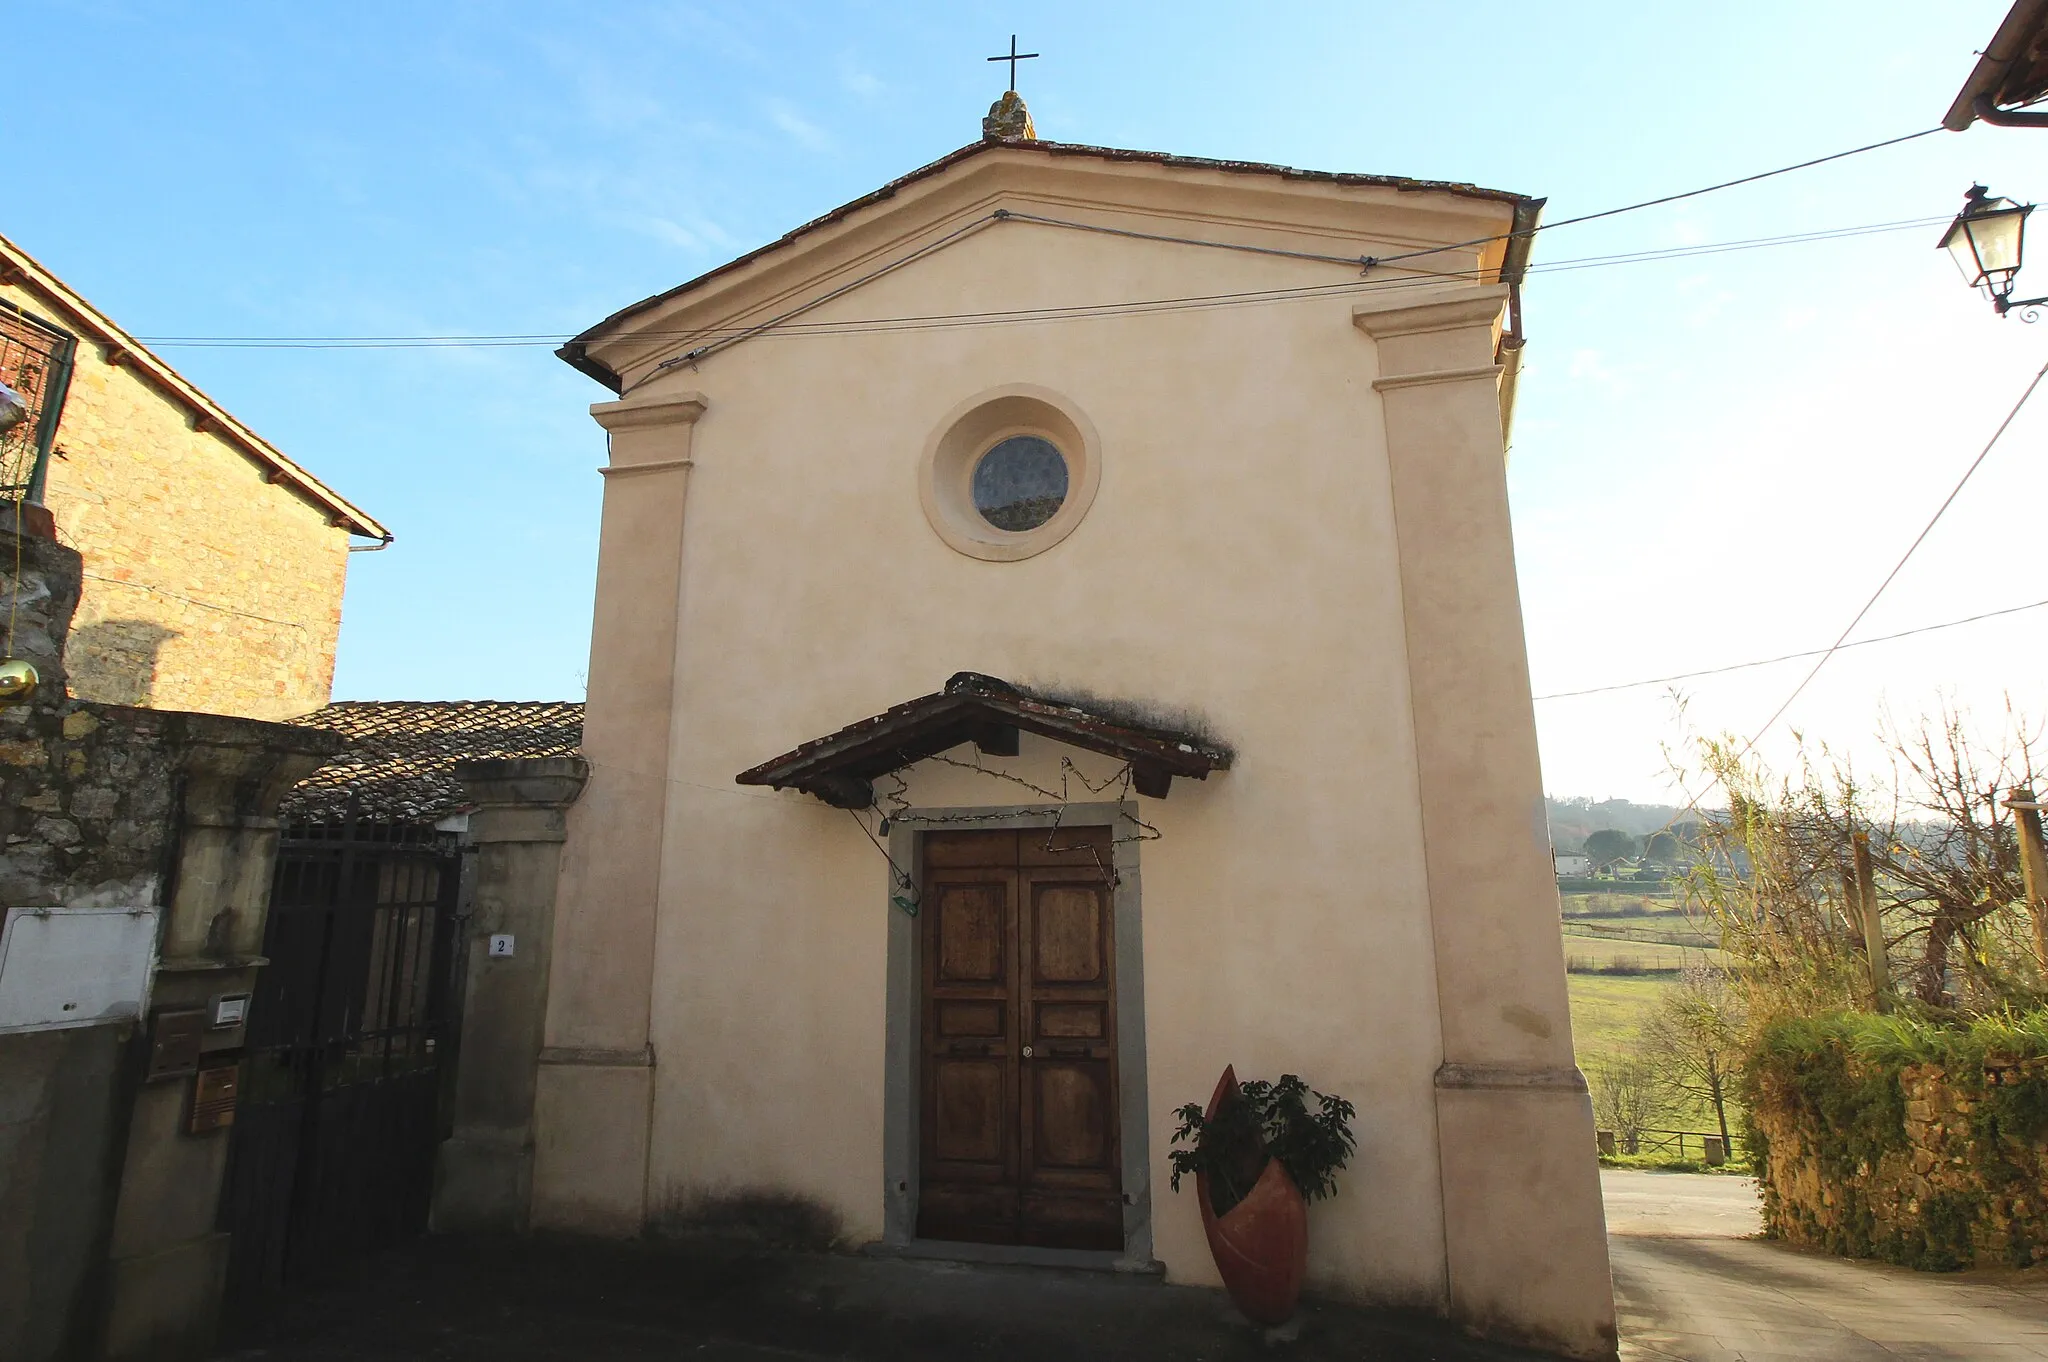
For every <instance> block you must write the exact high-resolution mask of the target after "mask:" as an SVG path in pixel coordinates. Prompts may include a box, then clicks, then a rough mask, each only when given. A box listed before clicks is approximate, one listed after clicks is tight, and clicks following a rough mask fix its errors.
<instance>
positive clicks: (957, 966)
mask: <svg viewBox="0 0 2048 1362" xmlns="http://www.w3.org/2000/svg"><path fill="white" fill-rule="evenodd" d="M1010 892H1011V889H1010V885H1009V884H1008V883H1007V882H1005V881H1000V880H999V881H996V882H993V883H989V884H961V885H947V886H946V887H945V889H944V890H943V891H942V892H941V893H940V895H939V906H938V928H939V959H938V982H939V983H941V984H962V983H975V984H993V983H1006V982H1007V980H1005V979H1004V977H1003V957H1004V956H1005V955H1006V954H1008V952H1006V951H1005V950H1004V949H1003V947H1004V945H1005V944H1006V938H1007V937H1008V936H1009V931H1008V921H1007V919H1008V916H1009V897H1010Z"/></svg>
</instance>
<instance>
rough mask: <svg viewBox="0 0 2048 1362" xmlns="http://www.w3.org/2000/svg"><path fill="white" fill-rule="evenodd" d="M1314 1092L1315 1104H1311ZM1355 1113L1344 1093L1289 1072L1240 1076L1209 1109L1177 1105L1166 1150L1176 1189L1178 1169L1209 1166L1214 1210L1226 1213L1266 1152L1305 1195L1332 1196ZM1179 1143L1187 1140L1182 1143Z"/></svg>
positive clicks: (1352, 1143)
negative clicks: (1270, 1077)
mask: <svg viewBox="0 0 2048 1362" xmlns="http://www.w3.org/2000/svg"><path fill="white" fill-rule="evenodd" d="M1311 1098H1312V1099H1314V1101H1315V1104H1316V1110H1315V1111H1310V1110H1309V1109H1308V1104H1309V1100H1310V1099H1311ZM1356 1114H1357V1112H1356V1111H1355V1110H1354V1109H1353V1107H1352V1105H1351V1104H1350V1103H1349V1102H1347V1101H1345V1100H1344V1099H1343V1098H1341V1097H1329V1096H1326V1095H1324V1094H1322V1093H1319V1092H1317V1091H1315V1090H1314V1089H1312V1088H1310V1087H1309V1085H1308V1084H1306V1083H1304V1082H1302V1081H1301V1079H1299V1078H1297V1077H1296V1076H1295V1075H1293V1074H1282V1075H1281V1076H1280V1081H1279V1082H1278V1083H1267V1082H1265V1081H1263V1080H1260V1079H1251V1080H1247V1081H1243V1082H1240V1083H1239V1084H1238V1085H1237V1094H1236V1100H1235V1101H1232V1100H1229V1098H1227V1097H1226V1098H1225V1100H1224V1101H1223V1102H1222V1103H1220V1104H1219V1105H1218V1107H1217V1110H1216V1114H1215V1115H1214V1116H1209V1115H1207V1114H1205V1113H1204V1112H1203V1110H1202V1108H1200V1107H1198V1106H1196V1105H1195V1104H1194V1103H1192V1102H1190V1103H1188V1104H1187V1105H1186V1106H1184V1107H1182V1108H1180V1109H1179V1110H1178V1111H1176V1112H1174V1115H1175V1116H1178V1117H1179V1118H1180V1126H1179V1128H1178V1129H1176V1130H1175V1131H1174V1132H1173V1143H1174V1145H1175V1146H1176V1147H1175V1148H1174V1149H1173V1150H1172V1151H1171V1152H1170V1153H1169V1154H1168V1155H1167V1158H1168V1160H1169V1161H1170V1162H1171V1164H1172V1167H1173V1174H1172V1178H1171V1183H1172V1186H1173V1190H1174V1191H1176V1192H1178V1191H1179V1190H1180V1180H1181V1176H1182V1175H1183V1174H1193V1173H1207V1174H1208V1175H1209V1196H1210V1202H1211V1205H1212V1209H1214V1211H1215V1212H1216V1214H1217V1215H1224V1214H1227V1213H1228V1212H1229V1210H1230V1208H1231V1207H1233V1206H1235V1205H1236V1204H1237V1203H1238V1202H1240V1201H1242V1200H1244V1198H1245V1197H1246V1196H1247V1195H1248V1194H1249V1193H1250V1192H1251V1189H1252V1184H1253V1183H1255V1182H1256V1181H1257V1180H1258V1177H1259V1175H1260V1174H1261V1173H1262V1172H1264V1171H1265V1167H1266V1160H1267V1158H1268V1157H1271V1158H1275V1159H1278V1160H1279V1161H1280V1164H1281V1166H1282V1167H1284V1168H1286V1170H1287V1174H1288V1176H1289V1177H1291V1178H1293V1179H1294V1185H1295V1186H1297V1187H1299V1188H1300V1189H1301V1194H1302V1196H1303V1197H1305V1198H1306V1199H1308V1200H1310V1201H1318V1200H1321V1199H1322V1198H1323V1197H1327V1196H1334V1195H1335V1194H1336V1191H1337V1173H1338V1171H1339V1170H1340V1169H1342V1168H1343V1167H1344V1165H1345V1164H1346V1163H1349V1162H1350V1160H1351V1154H1352V1151H1353V1150H1355V1149H1356V1148H1357V1147H1358V1142H1357V1140H1356V1139H1355V1138H1354V1137H1353V1136H1352V1134H1351V1118H1352V1117H1353V1116H1354V1115H1356ZM1183 1143H1185V1144H1186V1145H1187V1146H1188V1147H1187V1148H1185V1149H1182V1148H1179V1147H1178V1146H1180V1145H1181V1144H1183Z"/></svg>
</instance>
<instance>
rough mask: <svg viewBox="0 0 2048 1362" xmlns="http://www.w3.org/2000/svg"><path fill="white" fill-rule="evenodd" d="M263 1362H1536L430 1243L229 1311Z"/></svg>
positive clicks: (1208, 1300) (1005, 1297)
mask: <svg viewBox="0 0 2048 1362" xmlns="http://www.w3.org/2000/svg"><path fill="white" fill-rule="evenodd" d="M223 1345H224V1346H223V1353H224V1355H226V1356H229V1357H238V1358H246V1359H254V1358H259V1357H260V1358H263V1359H266V1362H270V1360H277V1362H358V1360H363V1362H367V1359H372V1358H375V1359H379V1362H384V1360H385V1359H429V1358H431V1359H434V1362H468V1360H469V1359H476V1360H477V1362H485V1359H488V1362H542V1360H543V1359H547V1360H548V1362H552V1360H553V1359H564V1360H565V1362H566V1359H571V1358H573V1359H576V1362H591V1359H604V1360H605V1362H634V1360H635V1359H641V1358H649V1359H652V1358H676V1357H689V1358H694V1359H701V1362H771V1359H776V1360H779V1362H806V1360H807V1359H826V1358H831V1359H845V1360H846V1362H869V1360H870V1359H872V1362H885V1360H886V1362H923V1360H926V1359H928V1360H929V1362H958V1359H986V1360H988V1362H1004V1360H1006V1359H1018V1360H1019V1362H1022V1360H1023V1359H1032V1360H1033V1362H1040V1360H1041V1359H1048V1358H1051V1359H1058V1362H1093V1360H1094V1359H1104V1360H1105V1362H1106V1360H1107V1359H1111V1358H1115V1359H1120V1360H1127V1362H1143V1360H1144V1359H1152V1358H1158V1359H1167V1358H1172V1359H1175V1360H1176V1362H1195V1360H1197V1359H1200V1360H1201V1362H1232V1360H1233V1359H1240V1358H1244V1359H1250V1358H1259V1359H1274V1358H1281V1357H1292V1358H1303V1359H1311V1358H1312V1359H1321V1358H1345V1359H1349V1360H1350V1362H1362V1360H1369V1359H1386V1360H1387V1362H1396V1359H1398V1362H1533V1360H1534V1359H1536V1358H1538V1357H1539V1354H1536V1353H1531V1352H1525V1351H1522V1350H1519V1349H1511V1348H1503V1347H1498V1346H1493V1345H1489V1344H1483V1343H1478V1342H1475V1341H1473V1340H1471V1339H1468V1338H1465V1337H1463V1336H1462V1335H1459V1334H1458V1333H1456V1332H1455V1331H1454V1330H1452V1329H1450V1328H1449V1327H1448V1326H1446V1325H1445V1324H1443V1323H1442V1322H1440V1321H1437V1320H1434V1319H1428V1318H1418V1317H1413V1316H1407V1315H1393V1314H1385V1313H1379V1312H1373V1311H1365V1310H1356V1309H1351V1308H1348V1307H1344V1306H1335V1305H1317V1304H1310V1305H1306V1306H1304V1307H1303V1312H1302V1315H1301V1316H1300V1333H1299V1336H1298V1338H1296V1339H1294V1340H1291V1341H1280V1340H1268V1338H1267V1337H1266V1336H1265V1335H1264V1333H1263V1332H1262V1331H1260V1330H1258V1329H1257V1328H1255V1327H1254V1326H1252V1325H1250V1324H1247V1323H1246V1322H1245V1321H1244V1320H1243V1319H1242V1318H1241V1317H1240V1316H1238V1315H1237V1313H1236V1312H1235V1311H1234V1310H1233V1309H1232V1308H1231V1306H1230V1304H1229V1301H1228V1300H1227V1299H1226V1298H1225V1297H1224V1296H1223V1295H1222V1294H1221V1293H1220V1292H1215V1291H1207V1290H1202V1289H1199V1288H1194V1287H1177V1286H1166V1285H1163V1284H1161V1283H1160V1282H1159V1281H1158V1280H1157V1279H1155V1278H1149V1277H1146V1278H1133V1277H1125V1276H1120V1275H1115V1274H1109V1273H1092V1272H1074V1271H1061V1270H1055V1269H1049V1268H1022V1267H988V1266H979V1265H977V1266H972V1267H970V1266H963V1265H958V1264H948V1263H934V1262H916V1261H904V1260H896V1259H881V1258H866V1257H858V1256H835V1255H823V1254H816V1255H813V1254H793V1253H774V1252H762V1251H759V1250H740V1249H733V1248H729V1247H723V1246H719V1245H715V1244H703V1243H689V1244H618V1243H603V1242H591V1241H587V1240H574V1239H557V1238H550V1237H542V1236H535V1237H532V1238H524V1239H513V1238H466V1237H434V1238H429V1239H425V1240H421V1241H419V1242H417V1243H415V1244H412V1245H409V1246H407V1247H406V1248H403V1249H400V1250H397V1251H395V1252H392V1253H389V1254H386V1255H384V1256H382V1257H380V1258H377V1259H374V1260H372V1261H370V1262H369V1263H367V1264H365V1265H363V1266H361V1267H359V1268H357V1269H354V1270H353V1271H351V1272H350V1273H348V1274H346V1275H344V1276H338V1277H335V1278H333V1279H331V1280H328V1281H326V1282H323V1283H321V1284H318V1285H315V1286H311V1287H306V1288H301V1289H297V1290H293V1291H290V1292H287V1293H284V1294H282V1295H278V1296H274V1297H270V1298H267V1299H265V1300H262V1301H259V1302H255V1303H253V1304H250V1305H246V1306H244V1307H243V1308H241V1309H240V1310H237V1311H233V1312H231V1314H230V1318H229V1323H228V1329H227V1333H226V1336H225V1337H224V1339H223Z"/></svg>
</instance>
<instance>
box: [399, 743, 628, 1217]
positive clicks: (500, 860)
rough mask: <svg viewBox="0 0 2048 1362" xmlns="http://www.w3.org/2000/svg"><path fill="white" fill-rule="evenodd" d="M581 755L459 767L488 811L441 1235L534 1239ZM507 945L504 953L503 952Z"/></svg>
mask: <svg viewBox="0 0 2048 1362" xmlns="http://www.w3.org/2000/svg"><path fill="white" fill-rule="evenodd" d="M589 774H590V768H589V766H587V765H586V764H585V763H584V762H583V760H582V759H581V758H579V757H531V758H514V759H505V760H495V761H465V762H460V763H457V765H456V768H455V775H456V778H457V779H459V780H460V781H461V782H462V787H463V789H464V791H466V792H467V793H468V795H469V797H470V798H471V799H472V800H474V801H475V802H476V804H477V805H478V807H477V809H476V811H475V812H474V813H472V814H470V816H469V840H470V842H471V843H472V844H473V845H474V846H475V847H476V858H477V860H476V870H475V876H476V878H475V881H474V884H475V899H474V904H475V907H474V910H473V912H472V913H471V916H470V918H469V921H468V922H467V923H466V924H465V927H464V930H463V932H462V935H461V936H460V938H458V940H457V943H456V949H457V950H458V951H459V952H460V955H459V957H458V962H459V963H458V965H457V969H458V970H459V971H460V973H461V977H462V979H463V1004H462V1021H461V1031H460V1034H459V1039H458V1040H457V1042H456V1046H455V1056H454V1062H455V1085H454V1093H455V1096H454V1111H453V1118H454V1133H453V1134H452V1135H451V1136H450V1137H449V1138H448V1139H447V1140H446V1141H445V1142H444V1143H443V1144H442V1146H441V1152H440V1158H439V1160H438V1162H437V1163H436V1166H435V1172H434V1205H433V1213H432V1224H433V1227H434V1229H435V1230H436V1231H439V1232H442V1233H447V1232H465V1231H512V1232H517V1231H522V1230H524V1229H526V1227H527V1223H528V1212H529V1208H530V1205H531V1201H532V1191H533V1101H534V1087H535V1082H536V1078H537V1075H538V1070H539V1067H540V1051H541V1044H542V1040H543V1033H544V1030H545V1026H546V1022H547V1002H548V967H549V957H550V955H551V954H552V943H553V939H554V927H555V883H556V879H557V877H558V875H559V873H560V869H561V858H562V842H563V841H564V839H565V838H566V837H567V836H568V818H567V812H566V811H567V809H568V807H569V806H570V805H571V804H573V803H575V802H576V798H577V796H579V795H580V794H582V793H583V783H584V781H585V780H586V779H587V778H588V777H589ZM494 944H495V949H494Z"/></svg>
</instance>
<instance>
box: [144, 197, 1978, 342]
mask: <svg viewBox="0 0 2048 1362" xmlns="http://www.w3.org/2000/svg"><path fill="white" fill-rule="evenodd" d="M1946 221H1948V218H1946V217H1930V218H1908V219H1903V220H1897V221H1891V222H1871V223H1861V224H1857V225H1854V226H1847V227H1826V228H1820V229H1816V230H1813V231H1805V232H1789V233H1781V234H1778V235H1775V236H1763V237H1746V238H1742V239H1738V240H1733V241H1716V242H1703V243H1700V244H1698V245H1690V246H1669V247H1658V248H1653V249H1650V250H1643V251H1627V252H1619V253H1613V254H1607V255H1594V256H1580V257H1576V258H1572V259H1566V260H1555V261H1548V262H1545V263H1543V264H1539V265H1533V266H1531V267H1530V270H1529V272H1530V273H1531V274H1551V273H1562V272H1564V271H1567V270H1582V269H1604V268H1607V267H1610V266H1615V265H1634V264H1646V263H1655V262H1657V261H1662V260H1676V259H1682V258H1685V257H1689V256H1700V255H1721V254H1725V253H1728V252H1732V251H1749V250H1762V249H1766V248H1770V247H1775V246H1797V245H1804V244H1807V243H1810V242H1818V241H1834V240H1840V239H1842V238H1845V237H1855V236H1870V235H1874V234H1878V233H1884V232H1900V231H1917V230H1919V229H1921V228H1925V227H1929V226H1933V225H1936V224H1939V223H1942V222H1946ZM1414 273H1415V274H1417V275H1418V276H1419V277H1416V278H1410V279H1388V280H1371V279H1367V280H1356V279H1352V280H1345V281H1342V282H1340V283H1334V284H1304V285H1298V286H1295V287H1292V288H1274V289H1255V290H1249V291H1244V292H1237V293H1214V294H1193V295H1185V296H1174V297H1164V298H1145V299H1134V300H1129V301H1125V302H1113V303H1075V304H1069V305H1064V306H1048V307H1035V308H1010V309H997V310H990V311H981V312H938V313H915V314H909V315H904V316H896V317H871V318H862V319H849V320H846V321H835V322H801V321H792V322H788V323H785V324H784V325H783V326H782V327H780V328H778V329H777V330H776V331H775V332H773V333H764V334H768V335H781V336H843V335H861V334H867V333H871V332H878V331H915V330H933V329H941V328H946V327H954V326H986V325H996V324H1003V323H1019V322H1036V321H1062V320H1072V319H1082V318H1089V317H1109V316H1123V315H1128V314H1133V313H1144V312H1168V311H1192V310H1201V309H1205V308H1210V307H1235V306H1244V305H1248V304H1255V303H1267V302H1286V301H1290V300H1293V299H1297V298H1316V297H1327V296H1331V295H1346V294H1370V293H1380V292H1385V291H1389V290H1396V289H1409V288H1423V287H1429V286H1431V285H1434V284H1437V283H1439V282H1441V281H1443V280H1446V279H1450V280H1458V279H1471V278H1474V277H1476V276H1477V273H1478V272H1477V271H1462V272H1452V271H1444V272H1431V271H1415V272H1414ZM750 329H751V328H746V327H727V328H719V327H705V328H698V329H695V330H690V331H647V332H643V333H640V334H642V335H643V336H645V337H647V338H649V339H676V340H684V339H688V340H704V341H709V340H713V339H717V338H720V337H726V336H736V335H740V334H744V333H745V332H747V331H748V330H750ZM137 339H138V340H140V341H142V342H143V343H144V344H147V345H154V346H159V347H163V348H187V349H296V350H403V349H438V348H464V349H469V348H474V349H498V348H519V347H529V346H548V347H553V346H557V345H560V344H562V343H563V342H564V341H566V340H568V339H569V336H568V335H567V334H566V333H563V332H552V333H542V332H510V333H503V334H495V335H491V334H484V335H438V336H435V335H418V336H139V337H137Z"/></svg>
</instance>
